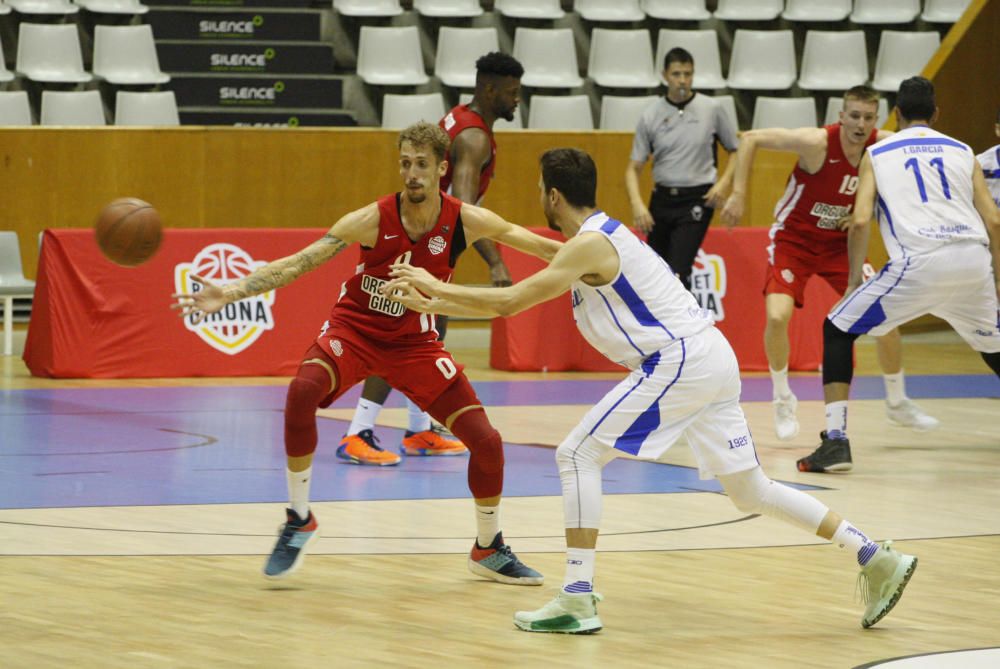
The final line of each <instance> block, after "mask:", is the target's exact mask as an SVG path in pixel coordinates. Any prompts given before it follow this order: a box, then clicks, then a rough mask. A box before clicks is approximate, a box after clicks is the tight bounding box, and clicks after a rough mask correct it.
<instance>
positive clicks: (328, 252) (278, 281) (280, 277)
mask: <svg viewBox="0 0 1000 669" xmlns="http://www.w3.org/2000/svg"><path fill="white" fill-rule="evenodd" d="M346 247H347V243H346V242H345V241H343V240H342V239H340V238H338V237H335V236H334V235H331V234H330V233H326V234H325V235H323V237H322V238H321V239H319V240H317V241H315V242H313V243H312V244H310V245H309V246H307V247H306V248H304V249H302V250H301V251H299V252H298V253H296V254H295V255H293V256H290V257H288V258H283V259H282V260H277V261H275V262H272V263H268V264H267V265H265V266H264V267H261V268H260V269H258V270H257V271H255V272H253V273H252V274H249V275H247V276H246V277H244V278H242V279H240V280H239V281H236V282H234V283H231V284H228V285H227V286H226V287H225V289H224V290H225V293H226V296H227V297H228V299H229V301H230V302H236V301H237V300H242V299H243V298H245V297H250V296H251V295H260V294H261V293H266V292H268V291H269V290H274V289H275V288H281V287H282V286H287V285H288V284H290V283H291V282H292V281H294V280H295V279H297V278H299V277H300V276H302V275H303V274H305V273H306V272H309V271H312V270H314V269H316V268H317V267H319V266H320V265H322V264H323V263H325V262H326V261H327V260H329V259H330V258H332V257H333V256H335V255H337V254H338V253H340V252H341V251H343V250H344V249H345V248H346Z"/></svg>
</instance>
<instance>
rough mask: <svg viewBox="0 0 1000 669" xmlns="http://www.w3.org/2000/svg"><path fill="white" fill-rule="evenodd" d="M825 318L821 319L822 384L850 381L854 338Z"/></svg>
mask: <svg viewBox="0 0 1000 669" xmlns="http://www.w3.org/2000/svg"><path fill="white" fill-rule="evenodd" d="M857 338H858V335H856V334H851V333H849V332H844V331H843V330H841V329H840V328H838V327H837V326H836V325H834V324H833V322H832V321H831V320H830V319H829V318H827V319H825V320H824V321H823V385H826V384H828V383H850V382H851V380H852V379H853V378H854V340H855V339H857Z"/></svg>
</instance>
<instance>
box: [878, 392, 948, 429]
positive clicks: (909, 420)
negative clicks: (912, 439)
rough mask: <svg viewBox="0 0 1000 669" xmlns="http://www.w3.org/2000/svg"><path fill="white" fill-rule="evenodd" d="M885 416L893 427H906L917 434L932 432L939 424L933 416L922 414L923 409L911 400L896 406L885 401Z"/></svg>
mask: <svg viewBox="0 0 1000 669" xmlns="http://www.w3.org/2000/svg"><path fill="white" fill-rule="evenodd" d="M885 415H886V416H887V417H888V418H889V422H890V423H892V424H893V425H899V426H901V427H908V428H910V429H911V430H916V431H918V432H926V431H927V430H933V429H935V428H937V426H938V425H940V424H941V421H939V420H938V419H937V418H935V417H934V416H929V415H927V414H926V413H924V411H923V409H921V408H920V407H918V406H917V404H916V402H914V401H913V400H911V399H905V400H903V401H902V402H900V403H899V404H897V405H896V406H892V405H891V404H889V402H888V401H887V402H886V403H885Z"/></svg>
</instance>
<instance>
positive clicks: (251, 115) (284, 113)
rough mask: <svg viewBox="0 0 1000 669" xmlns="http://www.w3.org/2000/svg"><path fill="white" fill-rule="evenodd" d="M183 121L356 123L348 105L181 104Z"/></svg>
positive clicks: (270, 124) (275, 124)
mask: <svg viewBox="0 0 1000 669" xmlns="http://www.w3.org/2000/svg"><path fill="white" fill-rule="evenodd" d="M178 111H179V113H180V118H181V124H182V125H226V126H241V127H276V128H277V127H318V126H348V127H351V126H356V125H357V124H358V122H357V120H356V119H355V118H354V113H353V112H351V111H349V110H347V109H287V108H285V109H229V108H223V107H181V108H180V109H179V110H178Z"/></svg>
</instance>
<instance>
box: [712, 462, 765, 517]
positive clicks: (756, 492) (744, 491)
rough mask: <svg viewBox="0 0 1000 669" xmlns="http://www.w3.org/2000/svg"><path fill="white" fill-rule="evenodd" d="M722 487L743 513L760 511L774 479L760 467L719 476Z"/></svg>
mask: <svg viewBox="0 0 1000 669" xmlns="http://www.w3.org/2000/svg"><path fill="white" fill-rule="evenodd" d="M719 482H720V483H721V484H722V489H723V490H725V492H726V494H727V495H729V499H730V500H731V501H732V503H733V505H734V506H735V507H736V508H737V509H739V510H740V511H742V512H743V513H761V512H762V511H763V508H764V504H765V501H766V500H767V497H768V493H769V492H770V488H771V486H772V485H774V481H772V480H771V479H769V478H768V477H767V476H766V475H765V474H764V472H763V471H762V470H761V468H760V467H754V468H753V469H750V470H747V471H745V472H737V473H735V474H727V475H725V476H720V477H719Z"/></svg>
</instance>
